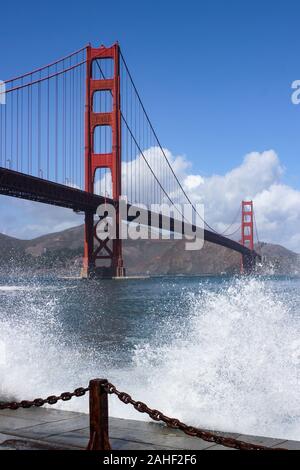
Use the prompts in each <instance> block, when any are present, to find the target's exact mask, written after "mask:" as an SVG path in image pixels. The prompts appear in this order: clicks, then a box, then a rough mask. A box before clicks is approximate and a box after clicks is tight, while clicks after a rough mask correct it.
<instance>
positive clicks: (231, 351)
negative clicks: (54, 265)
mask: <svg viewBox="0 0 300 470" xmlns="http://www.w3.org/2000/svg"><path fill="white" fill-rule="evenodd" d="M298 285H299V280H294V281H292V280H290V281H283V280H262V279H258V278H256V279H251V278H248V277H245V278H243V279H223V280H222V279H216V278H215V279H201V278H198V279H197V278H195V279H193V280H188V279H184V278H183V279H173V280H169V279H162V280H149V281H144V282H141V281H140V282H138V281H132V283H130V282H129V283H122V284H119V283H117V286H118V290H117V294H118V295H114V296H113V297H112V298H111V300H109V297H108V294H109V292H111V289H116V284H113V283H111V282H110V281H107V282H106V283H93V282H91V283H78V284H76V283H64V282H57V281H56V282H54V281H51V282H50V283H46V284H45V283H43V282H38V281H35V282H34V283H33V284H28V283H27V284H24V283H23V284H22V285H20V284H17V283H16V285H14V284H13V283H10V284H9V285H2V287H1V289H0V297H1V303H0V335H1V337H0V338H1V342H2V344H4V345H5V351H6V360H5V363H4V364H0V384H1V389H0V395H1V399H10V398H14V399H32V398H36V397H38V396H42V397H44V396H47V395H50V394H53V393H54V394H57V393H61V392H63V391H72V390H73V389H74V388H75V387H78V386H84V385H86V384H87V383H88V380H89V379H90V378H94V377H104V378H108V379H109V380H110V381H112V382H114V383H115V384H116V385H117V386H118V388H119V389H121V390H124V391H127V392H129V393H131V394H132V395H133V396H134V398H136V399H138V400H144V401H146V402H147V403H148V404H149V406H152V407H156V408H158V409H160V410H162V411H163V412H165V413H167V414H169V415H171V416H174V417H178V418H180V419H182V420H183V421H185V422H187V423H190V424H193V425H196V426H203V427H206V428H210V429H219V430H226V431H234V432H241V433H249V434H261V435H269V436H275V437H284V438H293V439H300V418H299V414H300V398H299V393H298V392H299V373H300V340H299V329H300V324H299V322H300V320H299V314H298V312H299V294H298V292H299V290H298ZM55 406H56V407H62V408H64V409H72V410H77V411H84V412H87V411H88V402H87V397H85V398H76V399H73V400H71V401H70V402H67V403H59V404H57V405H55ZM110 413H111V414H112V415H113V416H119V417H122V418H131V419H147V417H146V416H145V415H142V414H139V413H137V412H136V411H135V410H134V409H133V408H132V407H129V406H125V405H123V404H122V403H120V402H119V401H118V400H117V399H116V398H114V397H110Z"/></svg>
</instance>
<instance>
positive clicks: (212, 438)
mask: <svg viewBox="0 0 300 470" xmlns="http://www.w3.org/2000/svg"><path fill="white" fill-rule="evenodd" d="M102 387H103V389H104V390H105V391H106V392H107V393H109V394H111V395H116V396H117V397H118V398H119V400H121V402H123V403H125V405H128V404H130V405H132V406H133V407H134V408H135V409H136V410H137V411H139V412H140V413H146V414H147V415H148V416H150V418H151V419H153V420H154V421H162V422H164V423H165V424H166V425H167V426H168V427H170V428H173V429H180V431H183V432H184V433H185V434H187V435H188V436H191V437H198V438H199V439H202V440H204V441H207V442H213V443H214V444H219V445H222V446H225V447H230V448H231V449H239V450H286V449H282V448H271V447H266V446H262V445H258V444H252V443H248V442H244V441H240V440H238V439H234V438H232V437H225V436H221V435H220V434H215V433H212V432H210V431H206V430H204V429H198V428H195V427H193V426H188V425H187V424H185V423H182V422H181V421H180V420H179V419H176V418H170V417H169V416H166V415H165V414H164V413H162V412H161V411H159V410H155V409H151V408H149V407H148V406H147V405H146V403H143V402H141V401H135V400H133V398H132V397H131V396H130V395H128V393H124V392H120V391H119V390H118V389H117V388H116V387H115V386H114V385H113V384H111V383H107V384H103V385H102Z"/></svg>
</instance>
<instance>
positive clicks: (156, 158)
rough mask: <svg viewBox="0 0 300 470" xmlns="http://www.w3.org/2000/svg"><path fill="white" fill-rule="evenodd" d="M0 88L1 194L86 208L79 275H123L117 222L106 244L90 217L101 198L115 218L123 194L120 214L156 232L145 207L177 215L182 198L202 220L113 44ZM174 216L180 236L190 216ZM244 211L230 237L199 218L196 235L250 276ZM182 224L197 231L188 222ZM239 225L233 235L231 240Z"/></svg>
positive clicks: (253, 255) (249, 218)
mask: <svg viewBox="0 0 300 470" xmlns="http://www.w3.org/2000/svg"><path fill="white" fill-rule="evenodd" d="M4 84H5V99H6V104H5V105H1V106H0V194H3V195H8V196H12V197H17V198H22V199H28V200H31V201H37V202H41V203H46V204H52V205H56V206H60V207H65V208H69V209H73V210H74V211H80V212H84V214H85V240H84V258H83V270H82V276H83V277H90V276H92V275H94V274H95V273H97V274H98V275H100V276H108V277H122V276H124V275H125V266H124V264H123V257H122V238H121V236H120V224H119V223H118V222H117V224H116V237H115V238H114V239H113V240H111V239H109V237H107V238H105V239H102V238H99V237H98V235H97V224H98V223H99V220H103V218H104V219H105V217H107V214H105V215H104V216H102V218H101V217H100V219H99V217H98V218H97V217H96V219H97V220H95V214H96V211H97V208H98V207H99V206H100V205H101V204H105V205H109V204H110V205H112V206H113V207H114V208H115V210H116V212H117V215H119V212H120V207H119V204H120V203H119V201H120V198H124V197H125V198H126V201H127V202H126V204H127V209H128V211H127V213H126V215H125V216H124V220H125V221H126V222H137V223H138V220H139V218H138V217H139V216H140V215H141V213H142V211H144V224H145V225H146V226H148V227H151V228H153V227H154V228H156V229H158V230H163V229H164V227H165V224H164V222H165V219H166V217H165V216H163V214H156V213H153V211H152V210H151V209H150V204H156V205H162V204H169V205H172V206H174V207H177V211H178V212H179V216H182V214H181V213H180V209H178V207H179V206H180V204H189V205H190V206H191V207H192V211H193V215H194V216H195V215H197V216H199V217H200V218H201V215H200V214H199V213H198V211H197V207H196V206H195V205H194V204H193V202H192V201H191V199H190V197H189V195H188V194H187V192H186V191H185V189H184V187H183V185H182V184H181V182H180V179H179V177H178V176H177V175H176V172H175V171H174V169H173V167H172V161H171V160H170V158H169V156H168V155H167V152H166V151H165V149H164V148H163V146H162V145H161V143H160V140H159V139H158V136H157V134H156V132H155V129H154V127H153V125H152V123H151V120H150V118H149V115H148V114H147V112H146V110H145V107H144V105H143V102H142V99H141V97H140V94H139V92H138V90H137V87H136V85H135V83H134V81H133V78H132V75H131V73H130V71H129V68H128V65H127V63H126V61H125V58H124V56H123V54H122V52H121V50H120V46H119V44H118V43H116V44H114V45H113V46H111V47H104V46H100V47H98V48H93V47H91V45H87V46H85V47H83V48H81V49H79V50H77V51H75V52H73V53H72V54H70V55H68V56H66V57H63V58H61V59H59V60H57V61H54V62H52V63H50V64H48V65H45V66H43V67H40V68H38V69H35V70H33V71H31V72H28V73H26V74H23V75H21V76H17V77H14V78H12V79H9V80H6V81H5V82H4ZM0 91H1V90H0ZM141 204H142V205H143V206H144V207H147V209H146V210H145V209H142V208H141ZM129 214H134V215H129ZM239 214H240V212H239V213H238V215H239ZM177 216H178V214H177ZM177 216H176V214H173V215H171V216H170V215H169V216H168V217H167V219H168V224H169V225H168V227H169V231H170V232H173V233H179V234H184V233H185V231H186V222H187V221H184V220H182V224H178V221H177V218H178V217H177ZM241 216H242V217H241V224H240V225H239V227H238V229H236V230H234V232H233V233H231V234H228V230H229V229H230V227H232V226H233V225H234V221H233V222H232V223H231V224H230V226H229V227H227V229H226V230H225V231H223V232H222V233H218V231H216V230H214V229H213V228H212V227H211V226H210V225H209V224H208V222H207V221H206V220H203V224H204V230H203V235H204V240H206V241H209V242H211V243H215V244H218V245H222V246H224V247H227V248H230V249H231V250H234V251H237V252H239V253H241V256H242V269H243V271H245V272H249V271H252V270H253V268H254V266H255V263H256V261H257V260H258V259H259V258H260V256H259V255H258V253H257V252H256V251H255V250H254V225H255V224H254V211H253V203H252V201H243V202H242V206H241ZM116 220H117V221H118V220H119V218H118V217H117V219H116ZM145 220H146V222H145ZM188 224H189V225H190V229H191V230H192V231H193V232H196V229H197V226H196V225H195V223H193V220H189V221H188ZM239 230H241V239H240V241H237V240H234V239H232V238H230V236H233V235H235V234H236V232H237V231H239ZM226 233H227V235H226Z"/></svg>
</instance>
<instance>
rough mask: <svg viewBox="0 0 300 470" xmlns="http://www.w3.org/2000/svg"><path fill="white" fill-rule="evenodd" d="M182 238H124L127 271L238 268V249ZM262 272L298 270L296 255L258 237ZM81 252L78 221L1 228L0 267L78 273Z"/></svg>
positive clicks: (232, 270)
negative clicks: (26, 230) (19, 230)
mask: <svg viewBox="0 0 300 470" xmlns="http://www.w3.org/2000/svg"><path fill="white" fill-rule="evenodd" d="M184 244H185V241H184V240H137V241H132V240H125V241H124V261H125V266H126V270H127V274H128V275H135V274H152V275H162V274H190V275H196V274H220V273H235V272H238V271H239V269H240V255H239V254H238V253H235V252H233V251H231V250H229V249H227V248H224V247H221V246H218V245H213V244H211V243H208V242H205V244H204V247H203V249H202V250H200V251H186V250H185V247H184ZM256 248H257V250H258V251H259V252H260V251H262V254H263V259H264V272H269V273H274V274H297V273H298V271H300V263H299V256H298V255H297V254H296V253H294V252H292V251H290V250H287V249H286V248H284V247H282V246H280V245H272V244H267V243H262V244H261V245H260V246H259V247H256ZM82 254H83V226H77V227H72V228H70V229H68V230H64V231H62V232H58V233H51V234H49V235H44V236H41V237H38V238H35V239H33V240H19V239H17V238H13V237H9V236H7V235H2V234H0V270H1V271H2V272H7V271H10V270H21V271H24V270H26V271H28V270H29V271H33V272H36V271H38V272H49V271H51V272H55V273H58V274H62V273H63V274H70V275H75V274H79V272H80V268H81V262H82Z"/></svg>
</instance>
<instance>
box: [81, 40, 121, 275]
mask: <svg viewBox="0 0 300 470" xmlns="http://www.w3.org/2000/svg"><path fill="white" fill-rule="evenodd" d="M86 54H87V55H86V101H85V191H87V192H89V193H94V190H95V175H96V170H97V169H99V168H104V169H106V171H107V170H109V171H110V173H111V182H112V198H113V200H114V201H115V202H116V206H115V207H116V210H117V214H116V239H115V240H108V239H106V240H104V241H103V240H102V241H101V240H100V239H99V238H97V233H96V226H97V223H98V222H99V220H98V221H97V223H96V224H95V222H94V213H93V212H92V211H89V212H86V213H85V240H84V259H83V269H82V273H81V275H82V277H86V278H88V277H90V276H94V275H96V276H97V277H123V276H124V275H125V269H124V265H123V258H122V240H121V239H119V223H118V221H119V217H118V215H119V214H118V201H119V198H120V196H121V99H120V98H121V97H120V48H119V45H118V44H114V45H113V46H112V47H108V48H107V47H104V46H101V47H99V48H92V47H91V46H88V47H87V51H86ZM105 59H109V60H111V61H112V63H113V66H112V76H110V77H105V76H104V75H103V73H101V74H100V77H99V74H98V75H97V78H95V77H94V76H93V71H94V70H95V65H97V67H96V69H97V68H98V69H99V70H100V71H101V66H100V65H99V63H100V64H101V62H102V63H103V60H105ZM96 92H100V93H101V92H109V93H110V94H111V96H112V108H111V109H110V110H109V111H108V112H107V110H106V109H105V110H101V108H100V112H98V111H99V110H98V109H97V112H96V111H95V109H94V103H95V99H94V98H95V93H96ZM100 102H101V100H100ZM98 126H109V127H110V129H111V144H112V145H111V149H110V152H109V153H96V152H97V149H95V130H96V128H97V127H98Z"/></svg>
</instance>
